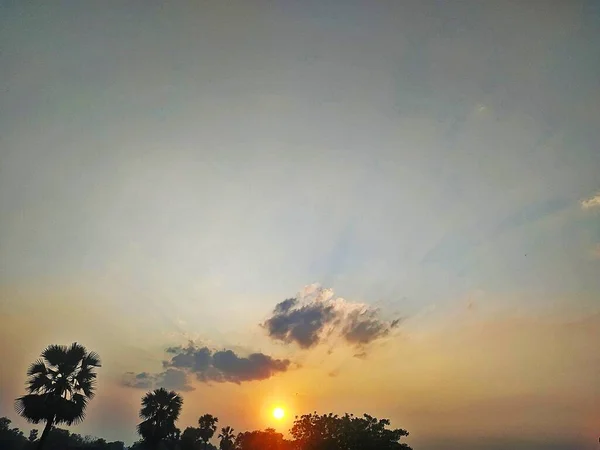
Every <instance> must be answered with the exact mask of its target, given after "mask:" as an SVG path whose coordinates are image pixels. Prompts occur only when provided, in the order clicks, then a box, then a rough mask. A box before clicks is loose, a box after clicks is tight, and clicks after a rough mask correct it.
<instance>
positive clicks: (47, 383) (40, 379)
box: [27, 374, 53, 394]
mask: <svg viewBox="0 0 600 450" xmlns="http://www.w3.org/2000/svg"><path fill="white" fill-rule="evenodd" d="M52 387H53V385H52V379H50V378H48V376H47V375H45V374H39V375H34V376H31V377H30V379H29V380H28V381H27V390H28V391H29V393H30V394H38V393H40V392H48V391H50V390H52Z"/></svg>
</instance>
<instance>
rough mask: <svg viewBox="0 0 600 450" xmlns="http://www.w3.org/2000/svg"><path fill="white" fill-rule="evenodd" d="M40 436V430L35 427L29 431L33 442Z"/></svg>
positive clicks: (30, 439)
mask: <svg viewBox="0 0 600 450" xmlns="http://www.w3.org/2000/svg"><path fill="white" fill-rule="evenodd" d="M37 438H38V430H36V429H35V428H34V429H33V430H31V431H30V432H29V442H33V441H35V440H36V439H37Z"/></svg>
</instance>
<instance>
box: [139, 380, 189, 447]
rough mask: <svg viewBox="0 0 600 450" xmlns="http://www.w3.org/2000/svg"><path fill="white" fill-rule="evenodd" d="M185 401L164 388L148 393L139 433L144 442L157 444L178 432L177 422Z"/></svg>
mask: <svg viewBox="0 0 600 450" xmlns="http://www.w3.org/2000/svg"><path fill="white" fill-rule="evenodd" d="M182 405H183V399H182V398H181V396H179V395H178V394H177V393H176V392H174V391H167V390H166V389H164V388H160V389H155V390H154V391H152V392H148V393H147V394H146V395H145V396H144V397H143V398H142V409H141V410H140V418H141V419H144V421H143V422H142V423H140V424H139V425H138V433H139V434H140V435H141V436H142V438H144V440H146V441H148V442H151V443H154V444H157V443H158V442H160V441H161V440H163V439H165V438H167V437H168V436H169V435H171V434H173V433H175V432H176V427H175V422H176V421H177V419H178V418H179V414H180V413H181V406H182Z"/></svg>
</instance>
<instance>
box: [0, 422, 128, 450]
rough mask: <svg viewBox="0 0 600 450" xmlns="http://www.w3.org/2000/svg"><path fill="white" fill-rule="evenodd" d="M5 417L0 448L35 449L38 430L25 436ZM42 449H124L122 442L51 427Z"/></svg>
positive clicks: (1, 429) (0, 430) (37, 444)
mask: <svg viewBox="0 0 600 450" xmlns="http://www.w3.org/2000/svg"><path fill="white" fill-rule="evenodd" d="M10 424H11V421H10V419H9V418H7V417H0V449H2V450H37V448H38V446H39V438H38V430H36V429H33V430H31V431H30V432H29V434H28V435H27V436H25V434H24V433H23V432H22V431H21V430H19V429H18V428H11V427H10ZM44 449H48V450H50V449H51V450H63V449H64V450H124V449H125V443H123V442H118V441H117V442H106V440H104V439H102V438H95V437H92V436H81V435H79V434H76V433H70V432H69V431H68V430H63V429H60V428H52V430H50V432H49V433H48V436H47V438H46V442H45V446H44Z"/></svg>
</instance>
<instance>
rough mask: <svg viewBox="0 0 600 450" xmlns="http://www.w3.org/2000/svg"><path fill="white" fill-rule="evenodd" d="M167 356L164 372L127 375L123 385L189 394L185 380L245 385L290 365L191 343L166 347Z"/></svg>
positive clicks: (272, 374) (282, 370)
mask: <svg viewBox="0 0 600 450" xmlns="http://www.w3.org/2000/svg"><path fill="white" fill-rule="evenodd" d="M165 352H166V353H167V354H170V355H173V356H172V357H171V359H169V360H168V361H163V367H164V368H165V369H166V370H165V371H164V372H160V373H157V374H152V373H149V372H140V373H138V374H136V373H134V372H127V373H126V374H125V375H124V377H123V384H124V385H125V386H128V387H133V388H138V389H154V388H156V387H164V388H166V389H175V390H180V391H191V390H193V389H194V388H193V387H191V386H190V385H189V384H188V376H189V375H191V374H194V375H196V378H197V379H198V380H199V381H202V382H205V383H209V382H211V381H212V382H216V383H225V382H231V383H236V384H240V383H243V382H246V381H260V380H266V379H267V378H271V377H272V376H274V375H276V374H278V373H280V372H286V371H287V370H288V369H289V367H290V364H291V362H290V361H289V360H288V359H275V358H272V357H271V356H269V355H265V354H264V353H252V354H250V355H248V356H247V357H244V356H238V355H237V354H236V353H235V352H234V351H232V350H219V351H213V350H211V349H209V348H208V347H198V346H195V345H194V343H192V342H190V343H189V344H188V346H187V347H182V346H178V347H168V348H167V349H165Z"/></svg>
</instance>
